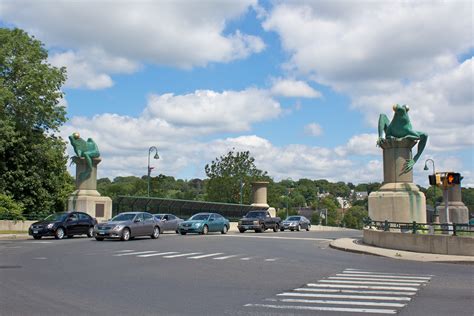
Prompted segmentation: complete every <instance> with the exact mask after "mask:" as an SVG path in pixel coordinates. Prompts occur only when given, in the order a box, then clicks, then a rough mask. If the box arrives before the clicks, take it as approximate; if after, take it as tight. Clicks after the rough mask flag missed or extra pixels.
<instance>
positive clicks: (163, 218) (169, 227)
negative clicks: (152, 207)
mask: <svg viewBox="0 0 474 316" xmlns="http://www.w3.org/2000/svg"><path fill="white" fill-rule="evenodd" d="M153 216H154V217H155V219H156V220H157V221H158V222H159V225H160V229H161V232H164V231H174V232H176V233H178V225H179V223H181V222H182V221H183V219H181V218H179V217H177V216H174V215H173V214H154V215H153Z"/></svg>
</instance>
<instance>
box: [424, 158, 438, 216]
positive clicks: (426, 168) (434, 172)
mask: <svg viewBox="0 0 474 316" xmlns="http://www.w3.org/2000/svg"><path fill="white" fill-rule="evenodd" d="M428 161H431V163H432V164H433V177H434V178H435V179H436V169H435V162H434V160H433V159H431V158H428V159H426V160H425V167H424V168H423V170H429V168H428ZM433 208H434V213H433V217H434V218H433V222H434V223H439V214H438V210H437V209H436V183H435V184H434V185H433Z"/></svg>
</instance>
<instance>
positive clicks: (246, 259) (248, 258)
mask: <svg viewBox="0 0 474 316" xmlns="http://www.w3.org/2000/svg"><path fill="white" fill-rule="evenodd" d="M250 259H252V257H247V258H240V260H245V261H248V260H250Z"/></svg>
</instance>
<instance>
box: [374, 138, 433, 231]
mask: <svg viewBox="0 0 474 316" xmlns="http://www.w3.org/2000/svg"><path fill="white" fill-rule="evenodd" d="M416 143H417V142H416V141H414V140H411V139H406V138H404V139H387V140H385V142H384V143H383V144H382V145H381V147H382V150H383V178H384V181H383V185H382V187H381V188H380V189H379V190H378V191H376V192H372V193H370V195H369V216H370V218H371V219H372V220H375V221H385V220H388V221H390V222H413V221H416V222H418V223H426V198H425V195H424V194H423V192H420V190H419V189H418V187H417V186H416V185H415V184H414V183H413V171H412V170H410V171H409V172H406V173H404V172H403V169H404V166H405V162H406V161H407V159H411V158H412V153H411V148H412V147H413V146H415V145H416Z"/></svg>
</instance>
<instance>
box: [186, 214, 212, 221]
mask: <svg viewBox="0 0 474 316" xmlns="http://www.w3.org/2000/svg"><path fill="white" fill-rule="evenodd" d="M208 218H209V214H196V215H193V216H192V217H191V218H190V219H189V220H190V221H205V220H207V219H208Z"/></svg>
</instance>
